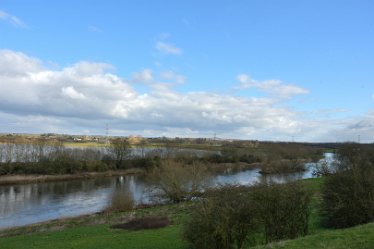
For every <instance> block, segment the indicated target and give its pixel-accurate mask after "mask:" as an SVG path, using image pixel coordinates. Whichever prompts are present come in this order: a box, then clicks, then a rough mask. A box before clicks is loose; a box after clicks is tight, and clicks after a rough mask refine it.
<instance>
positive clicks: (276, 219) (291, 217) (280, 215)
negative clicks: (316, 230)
mask: <svg viewBox="0 0 374 249" xmlns="http://www.w3.org/2000/svg"><path fill="white" fill-rule="evenodd" d="M256 188H257V189H256V190H255V191H254V201H255V203H257V206H258V209H259V210H260V211H259V215H260V218H261V221H262V223H263V227H264V235H265V241H266V243H268V242H271V241H278V240H282V239H293V238H296V237H299V236H304V235H306V234H307V233H308V221H309V214H310V208H309V204H310V194H309V193H308V191H307V190H305V189H304V188H303V186H302V184H301V183H300V182H290V183H287V184H280V185H275V184H271V185H260V186H257V187H256Z"/></svg>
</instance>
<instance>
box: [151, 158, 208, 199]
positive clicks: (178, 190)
mask: <svg viewBox="0 0 374 249" xmlns="http://www.w3.org/2000/svg"><path fill="white" fill-rule="evenodd" d="M147 179H148V181H149V182H150V183H151V185H153V186H154V187H155V190H156V195H157V196H158V197H161V198H165V199H168V200H170V201H172V202H180V201H183V200H190V199H191V198H192V197H194V196H195V195H196V194H198V193H199V192H201V191H202V190H203V189H204V187H205V186H206V185H207V184H208V174H207V170H206V167H205V166H204V165H202V164H198V163H192V164H191V165H186V164H183V163H182V162H178V161H175V160H172V159H168V160H164V161H163V162H162V163H161V165H160V166H159V167H155V168H154V169H152V170H150V171H149V172H148V175H147Z"/></svg>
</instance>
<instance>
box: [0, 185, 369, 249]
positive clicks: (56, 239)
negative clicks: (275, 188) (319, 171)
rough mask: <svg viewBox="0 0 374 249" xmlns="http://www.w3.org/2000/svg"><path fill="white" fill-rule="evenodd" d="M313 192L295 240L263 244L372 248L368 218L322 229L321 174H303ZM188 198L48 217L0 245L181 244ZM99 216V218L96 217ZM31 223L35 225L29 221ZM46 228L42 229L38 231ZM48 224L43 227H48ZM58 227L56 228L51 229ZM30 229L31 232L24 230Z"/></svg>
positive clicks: (147, 247)
mask: <svg viewBox="0 0 374 249" xmlns="http://www.w3.org/2000/svg"><path fill="white" fill-rule="evenodd" d="M303 182H304V183H305V184H306V186H307V187H308V188H309V189H310V190H311V191H312V192H313V203H312V214H311V217H310V226H309V227H310V235H308V236H306V237H303V238H298V239H295V240H289V241H281V242H277V243H273V244H269V245H266V246H258V247H255V248H257V249H265V248H290V249H296V248H303V249H309V248H310V249H312V248H325V249H351V248H352V249H353V248H355V249H373V248H374V223H371V224H367V225H362V226H357V227H353V228H349V229H341V230H334V229H326V228H323V227H321V225H320V217H319V214H318V211H317V207H318V203H319V200H320V196H319V189H320V186H321V185H322V183H323V179H309V180H304V181H303ZM190 206H191V205H190V204H189V203H182V204H174V205H166V206H161V207H154V208H147V209H144V210H136V211H135V212H133V213H131V214H127V213H119V214H111V215H108V214H99V215H95V216H87V217H84V218H80V219H79V218H78V219H71V220H65V221H54V223H49V224H48V223H47V224H44V225H40V226H36V228H37V229H34V230H33V229H32V228H20V229H18V234H22V233H26V232H27V233H30V234H27V235H17V236H14V235H13V236H11V235H10V234H12V233H9V234H8V235H7V234H6V233H1V232H0V236H5V237H3V238H0V249H18V248H19V249H23V248H25V249H26V248H27V249H34V248H35V249H44V248H53V249H59V248H61V249H62V248H64V249H65V248H68V249H78V248H79V249H88V248H90V249H96V248H97V249H101V248H105V249H117V248H118V249H120V248H121V249H158V248H159V249H168V248H175V249H179V248H187V244H186V242H184V241H183V240H182V238H181V237H182V236H181V233H182V228H183V227H182V226H183V225H182V224H183V222H184V220H185V219H187V217H188V211H187V210H188V208H189V207H190ZM149 215H154V216H161V215H168V216H169V218H170V219H171V220H172V225H171V226H169V227H166V228H161V229H155V230H143V231H136V232H129V231H125V230H118V229H111V228H110V224H114V223H118V222H123V221H124V220H125V219H127V218H129V217H130V216H131V217H144V216H149ZM100 219H101V221H100V222H99V223H103V224H97V223H98V221H99V220H100ZM34 228H35V227H34ZM43 230H47V231H46V232H41V231H43ZM48 230H49V231H48ZM56 230H59V231H56ZM30 231H31V232H30Z"/></svg>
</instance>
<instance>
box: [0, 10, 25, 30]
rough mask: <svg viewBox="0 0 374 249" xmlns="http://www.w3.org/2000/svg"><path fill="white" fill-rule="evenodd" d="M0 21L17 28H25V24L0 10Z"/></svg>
mask: <svg viewBox="0 0 374 249" xmlns="http://www.w3.org/2000/svg"><path fill="white" fill-rule="evenodd" d="M0 20H3V21H6V22H8V23H10V24H12V25H13V26H15V27H17V28H24V27H26V25H25V23H24V22H23V21H22V20H21V19H19V18H18V17H16V16H13V15H11V14H9V13H7V12H5V11H2V10H0Z"/></svg>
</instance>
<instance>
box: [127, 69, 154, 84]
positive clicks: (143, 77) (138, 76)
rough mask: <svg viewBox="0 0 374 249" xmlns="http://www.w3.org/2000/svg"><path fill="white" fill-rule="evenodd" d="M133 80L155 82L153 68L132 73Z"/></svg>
mask: <svg viewBox="0 0 374 249" xmlns="http://www.w3.org/2000/svg"><path fill="white" fill-rule="evenodd" d="M132 80H133V81H134V82H138V83H152V82H154V78H153V73H152V70H150V69H144V70H143V71H141V72H135V73H133V74H132Z"/></svg>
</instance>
